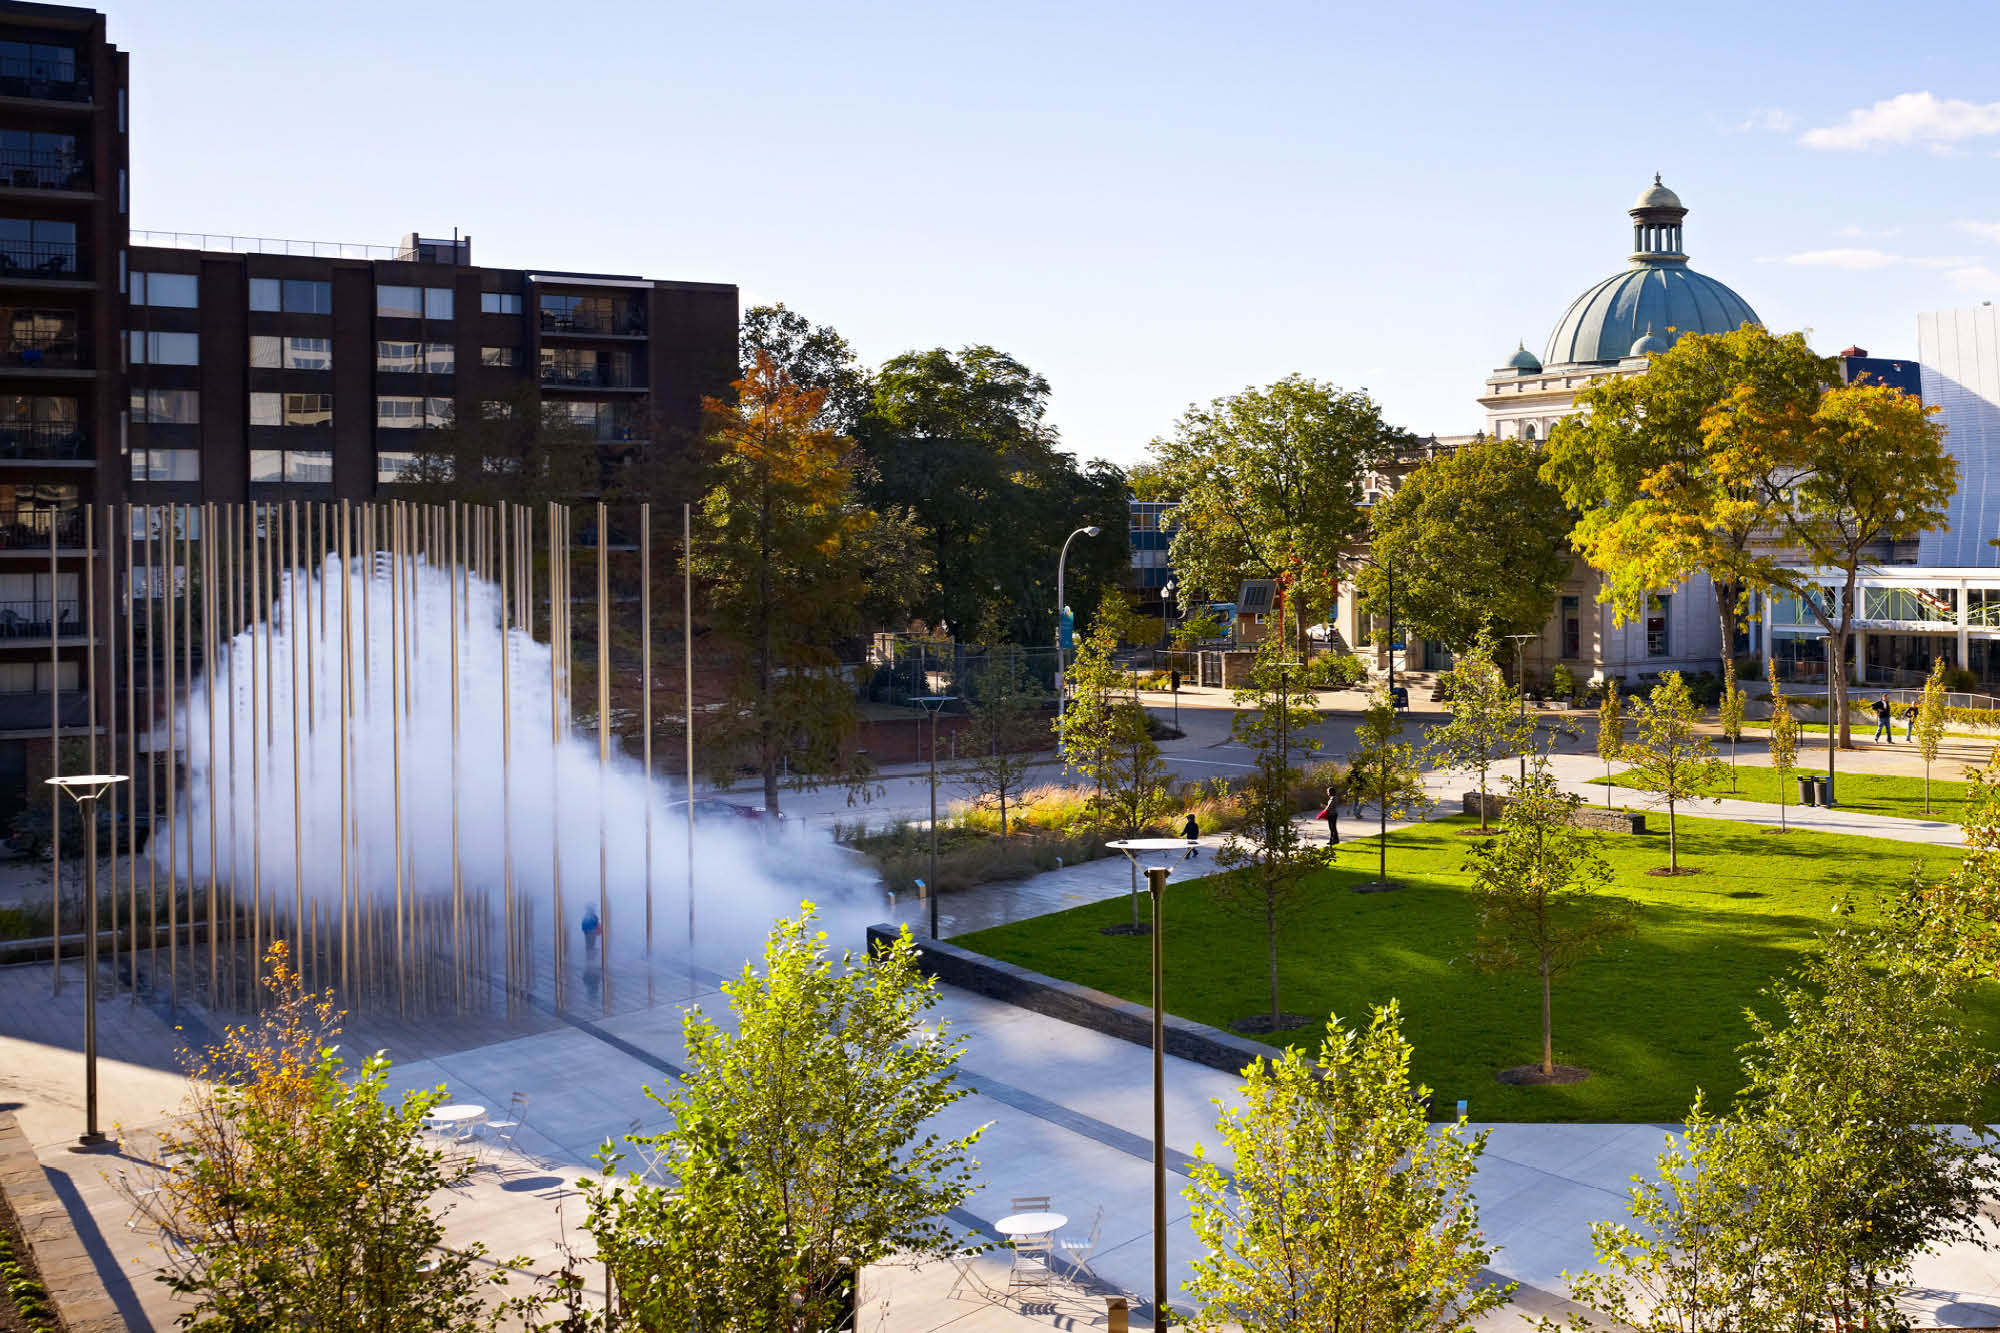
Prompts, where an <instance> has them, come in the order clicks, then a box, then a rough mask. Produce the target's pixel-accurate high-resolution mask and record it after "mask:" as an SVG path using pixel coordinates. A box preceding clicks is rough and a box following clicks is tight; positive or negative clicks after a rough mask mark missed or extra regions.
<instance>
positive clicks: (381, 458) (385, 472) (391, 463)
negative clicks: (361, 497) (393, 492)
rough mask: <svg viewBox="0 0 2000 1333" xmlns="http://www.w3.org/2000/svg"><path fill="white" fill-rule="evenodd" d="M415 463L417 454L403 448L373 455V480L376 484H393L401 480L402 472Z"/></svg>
mask: <svg viewBox="0 0 2000 1333" xmlns="http://www.w3.org/2000/svg"><path fill="white" fill-rule="evenodd" d="M416 465H417V456H416V455H415V454H414V453H411V452H409V451H408V450H404V449H392V450H388V451H386V452H384V453H379V454H376V455H375V481H376V484H377V485H381V486H393V485H395V484H396V483H397V482H399V481H401V480H403V474H404V473H405V472H408V471H409V470H410V469H411V468H413V467H415V466H416Z"/></svg>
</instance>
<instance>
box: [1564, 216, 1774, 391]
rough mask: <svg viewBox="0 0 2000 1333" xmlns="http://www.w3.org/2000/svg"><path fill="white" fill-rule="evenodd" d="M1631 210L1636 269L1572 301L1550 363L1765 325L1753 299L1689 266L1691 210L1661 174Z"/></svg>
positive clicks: (1613, 355)
mask: <svg viewBox="0 0 2000 1333" xmlns="http://www.w3.org/2000/svg"><path fill="white" fill-rule="evenodd" d="M1630 212H1631V215H1632V247H1633V249H1632V266H1631V267H1630V268H1628V269H1626V270H1625V271H1624V272H1622V273H1614V274H1613V275H1612V276H1610V277H1608V278H1606V279H1604V281H1602V282H1600V283H1598V284H1596V285H1595V286H1593V287H1591V288H1590V289H1589V290H1588V291H1586V292H1585V293H1584V294H1583V295H1581V296H1579V297H1577V298H1576V300H1575V301H1574V302H1572V303H1571V305H1570V308H1569V309H1568V310H1567V311H1566V312H1564V314H1563V317H1562V320H1561V322H1559V323H1558V324H1557V325H1556V328H1555V332H1554V333H1552V334H1550V335H1549V346H1548V351H1547V352H1546V353H1545V354H1544V355H1543V357H1542V364H1543V365H1545V366H1558V365H1573V364H1577V363H1579V362H1615V361H1619V360H1622V359H1623V358H1625V357H1627V356H1632V355H1652V354H1655V353H1656V352H1658V351H1664V350H1666V348H1667V347H1670V346H1672V345H1673V343H1674V341H1675V340H1676V339H1678V338H1679V337H1680V335H1681V334H1683V333H1727V332H1729V331H1730V330H1731V329H1736V328H1740V327H1742V326H1743V325H1745V324H1755V323H1758V322H1759V321H1758V319H1757V312H1756V311H1754V310H1752V309H1751V308H1750V304H1749V302H1747V301H1745V300H1744V299H1743V298H1742V297H1740V296H1738V295H1737V294H1736V293H1735V292H1733V291H1731V290H1730V289H1729V288H1728V287H1726V286H1724V285H1723V284H1722V283H1719V282H1717V281H1716V280H1715V279H1714V278H1711V277H1708V276H1706V275H1705V274H1701V273H1697V272H1695V271H1694V270H1693V269H1691V268H1689V267H1688V266H1687V255H1686V254H1685V253H1683V252H1682V250H1681V231H1682V228H1681V219H1682V218H1683V217H1685V216H1686V215H1687V209H1686V208H1685V207H1683V206H1682V204H1681V201H1680V197H1679V196H1678V195H1676V194H1675V193H1674V192H1673V191H1672V190H1669V189H1667V188H1666V187H1665V186H1664V185H1661V184H1660V182H1659V178H1658V177H1657V176H1656V177H1654V179H1653V184H1652V186H1651V187H1649V188H1648V189H1647V190H1646V191H1645V192H1644V193H1643V194H1641V195H1640V196H1639V199H1638V202H1637V203H1635V204H1634V205H1633V206H1632V208H1631V210H1630ZM1648 335H1651V337H1650V338H1649V337H1648ZM1641 340H1646V341H1647V343H1648V350H1647V351H1646V352H1645V353H1640V352H1639V351H1638V348H1637V347H1636V346H1635V345H1634V344H1636V343H1639V342H1640V341H1641ZM1655 344H1658V345H1657V346H1655Z"/></svg>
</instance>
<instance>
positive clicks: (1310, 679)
mask: <svg viewBox="0 0 2000 1333" xmlns="http://www.w3.org/2000/svg"><path fill="white" fill-rule="evenodd" d="M1367 679H1368V668H1367V667H1365V666H1363V665H1362V663H1361V659H1360V658H1358V657H1356V656H1354V655H1353V654H1352V653H1326V654H1324V655H1322V656H1319V657H1315V658H1313V659H1312V660H1311V661H1309V662H1307V663H1306V687H1307V688H1308V689H1314V690H1345V689H1352V688H1353V687H1354V686H1356V685H1359V684H1361V683H1362V682H1363V681H1365V680H1367Z"/></svg>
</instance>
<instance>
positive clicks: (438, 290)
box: [424, 287, 451, 319]
mask: <svg viewBox="0 0 2000 1333" xmlns="http://www.w3.org/2000/svg"><path fill="white" fill-rule="evenodd" d="M424 318H425V319H450V318H451V288H449V287H426V288H424Z"/></svg>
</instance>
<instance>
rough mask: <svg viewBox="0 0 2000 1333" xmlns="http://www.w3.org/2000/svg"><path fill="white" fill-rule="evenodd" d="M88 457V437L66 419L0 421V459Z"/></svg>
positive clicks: (58, 460) (74, 458)
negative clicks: (62, 420) (61, 420)
mask: <svg viewBox="0 0 2000 1333" xmlns="http://www.w3.org/2000/svg"><path fill="white" fill-rule="evenodd" d="M88 457H90V443H89V441H88V440H86V439H85V438H84V434H83V432H82V431H81V430H80V429H78V428H77V427H75V426H72V425H69V424H68V423H66V422H56V421H0V459H12V460H15V461H22V460H30V461H34V460H49V459H52V460H55V461H57V462H69V461H74V460H76V459H81V458H88ZM0 512H3V511H0Z"/></svg>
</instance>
